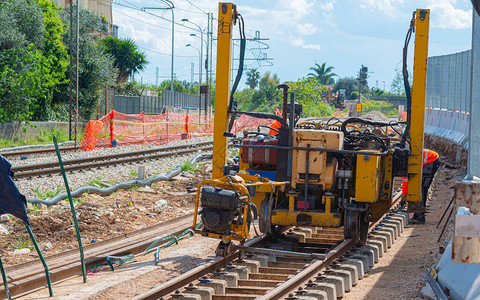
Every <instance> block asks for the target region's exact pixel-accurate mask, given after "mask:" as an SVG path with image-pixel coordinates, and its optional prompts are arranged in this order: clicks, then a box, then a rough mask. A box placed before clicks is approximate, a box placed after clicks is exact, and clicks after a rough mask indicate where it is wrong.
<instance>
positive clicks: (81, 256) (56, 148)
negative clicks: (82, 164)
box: [53, 136, 87, 283]
mask: <svg viewBox="0 0 480 300" xmlns="http://www.w3.org/2000/svg"><path fill="white" fill-rule="evenodd" d="M53 143H54V144H55V150H56V151H57V157H58V162H59V163H60V169H61V170H62V175H63V180H64V181H65V189H66V190H67V194H68V200H69V202H70V208H71V209H72V216H73V222H74V224H75V231H76V232H77V241H78V248H79V250H80V261H81V263H82V274H83V282H84V283H85V282H87V270H86V269H85V257H84V255H83V247H82V239H81V237H80V229H78V220H77V215H76V214H75V207H74V206H73V200H72V195H71V194H70V187H69V186H68V181H67V175H66V174H65V169H64V168H63V161H62V157H61V156H60V151H59V150H58V144H57V138H56V137H55V136H53Z"/></svg>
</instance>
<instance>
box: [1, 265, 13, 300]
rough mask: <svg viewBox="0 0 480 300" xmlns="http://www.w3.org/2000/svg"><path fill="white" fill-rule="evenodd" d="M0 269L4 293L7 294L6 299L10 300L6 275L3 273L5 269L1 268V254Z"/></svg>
mask: <svg viewBox="0 0 480 300" xmlns="http://www.w3.org/2000/svg"><path fill="white" fill-rule="evenodd" d="M0 271H1V272H2V279H3V286H4V287H5V294H6V295H7V298H8V300H12V297H11V296H10V291H9V290H8V284H7V275H5V269H4V268H3V263H2V257H1V256H0Z"/></svg>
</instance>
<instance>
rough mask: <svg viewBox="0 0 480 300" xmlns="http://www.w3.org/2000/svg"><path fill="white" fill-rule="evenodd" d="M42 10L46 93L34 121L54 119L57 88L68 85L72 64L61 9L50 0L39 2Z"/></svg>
mask: <svg viewBox="0 0 480 300" xmlns="http://www.w3.org/2000/svg"><path fill="white" fill-rule="evenodd" d="M37 3H38V6H39V7H40V8H42V14H43V20H44V24H45V42H44V44H43V49H42V54H43V60H42V65H43V66H44V68H45V72H46V74H45V76H43V78H42V79H43V82H44V85H45V93H43V94H42V95H41V96H39V97H38V98H37V104H38V109H36V110H35V112H34V114H33V119H34V120H49V119H50V118H51V117H52V99H53V94H54V91H55V90H56V88H57V86H58V85H59V84H62V83H66V82H67V81H66V73H65V72H66V71H67V69H68V66H69V64H70V62H69V58H68V53H67V49H66V47H65V45H64V44H63V41H62V39H63V35H64V34H65V27H66V26H65V25H64V24H63V22H62V19H61V18H60V16H59V15H58V13H59V12H60V11H61V8H59V7H58V6H56V5H55V3H54V2H53V1H50V0H37Z"/></svg>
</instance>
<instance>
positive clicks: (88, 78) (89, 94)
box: [54, 9, 116, 120]
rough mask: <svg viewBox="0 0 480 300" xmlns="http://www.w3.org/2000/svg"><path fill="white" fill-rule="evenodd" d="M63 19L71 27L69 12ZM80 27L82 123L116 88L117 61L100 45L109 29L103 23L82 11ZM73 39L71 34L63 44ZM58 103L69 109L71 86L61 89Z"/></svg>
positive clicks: (59, 87)
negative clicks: (110, 89) (108, 90)
mask: <svg viewBox="0 0 480 300" xmlns="http://www.w3.org/2000/svg"><path fill="white" fill-rule="evenodd" d="M60 16H61V18H62V21H63V23H64V24H69V23H70V18H69V14H68V12H67V11H63V12H62V13H61V14H60ZM79 23H80V26H79V32H80V35H79V45H80V49H79V56H80V57H79V82H78V84H79V96H78V98H79V100H78V101H79V115H80V119H82V120H89V119H90V117H91V116H92V114H93V113H94V112H95V110H96V109H97V105H98V101H99V100H100V99H103V97H104V93H105V87H106V86H109V85H113V78H112V74H114V73H115V71H116V70H115V68H114V66H113V63H114V59H113V57H112V56H111V55H110V54H108V53H106V50H105V48H104V47H103V45H102V44H101V43H100V39H101V36H102V35H104V34H106V29H107V28H106V26H105V24H104V23H103V22H102V19H101V18H100V17H98V16H95V15H92V14H91V13H89V12H88V11H86V10H83V9H82V10H81V11H80V19H79ZM69 39H70V37H69V32H67V33H66V34H65V35H64V40H63V42H64V44H65V45H68V44H69ZM67 76H68V74H67ZM54 103H55V104H62V105H68V103H69V89H68V83H64V84H61V85H59V86H58V90H57V91H56V92H55V94H54Z"/></svg>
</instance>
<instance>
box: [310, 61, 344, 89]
mask: <svg viewBox="0 0 480 300" xmlns="http://www.w3.org/2000/svg"><path fill="white" fill-rule="evenodd" d="M334 69H335V68H334V67H327V63H323V64H322V65H319V64H315V67H311V68H310V70H312V71H313V73H308V75H307V77H310V78H314V79H315V80H317V82H318V83H320V84H323V85H326V84H334V83H335V79H333V76H337V74H335V73H333V72H332V71H333V70H334Z"/></svg>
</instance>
